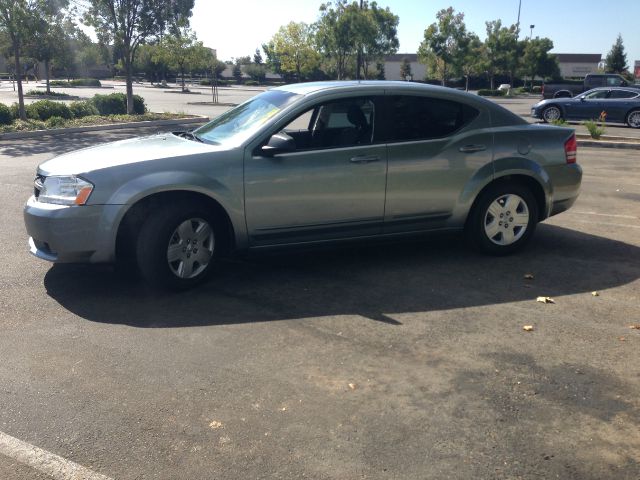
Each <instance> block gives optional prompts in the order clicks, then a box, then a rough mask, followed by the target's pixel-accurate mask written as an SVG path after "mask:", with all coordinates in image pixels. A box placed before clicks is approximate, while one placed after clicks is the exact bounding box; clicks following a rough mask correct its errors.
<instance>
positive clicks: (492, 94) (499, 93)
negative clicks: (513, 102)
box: [478, 89, 507, 97]
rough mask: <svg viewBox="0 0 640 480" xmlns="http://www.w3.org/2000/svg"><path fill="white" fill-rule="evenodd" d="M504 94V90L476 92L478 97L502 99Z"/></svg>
mask: <svg viewBox="0 0 640 480" xmlns="http://www.w3.org/2000/svg"><path fill="white" fill-rule="evenodd" d="M506 94H507V92H506V91H504V90H488V89H482V90H478V95H480V96H481V97H504V96H505V95H506Z"/></svg>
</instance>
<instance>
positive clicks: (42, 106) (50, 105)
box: [25, 100, 73, 120]
mask: <svg viewBox="0 0 640 480" xmlns="http://www.w3.org/2000/svg"><path fill="white" fill-rule="evenodd" d="M25 110H26V112H27V118H32V119H34V120H48V119H49V118H51V117H61V118H66V119H70V118H71V117H73V114H72V113H71V109H70V108H69V107H68V106H67V105H66V104H64V103H61V102H54V101H52V100H38V101H37V102H33V103H32V104H30V105H27V106H26V107H25Z"/></svg>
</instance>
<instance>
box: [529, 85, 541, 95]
mask: <svg viewBox="0 0 640 480" xmlns="http://www.w3.org/2000/svg"><path fill="white" fill-rule="evenodd" d="M531 93H542V87H539V86H535V87H533V88H532V89H531Z"/></svg>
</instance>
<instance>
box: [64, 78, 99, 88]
mask: <svg viewBox="0 0 640 480" xmlns="http://www.w3.org/2000/svg"><path fill="white" fill-rule="evenodd" d="M69 85H71V86H72V87H101V86H102V84H101V83H100V80H98V79H97V78H74V79H73V80H71V81H70V82H69Z"/></svg>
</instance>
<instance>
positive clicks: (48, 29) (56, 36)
mask: <svg viewBox="0 0 640 480" xmlns="http://www.w3.org/2000/svg"><path fill="white" fill-rule="evenodd" d="M67 6H68V1H67V0H57V2H55V3H54V2H42V1H41V2H38V3H37V4H36V10H35V13H36V16H35V18H34V19H33V31H32V33H31V36H30V38H29V39H28V40H27V43H26V49H25V50H26V52H27V53H28V54H29V55H30V56H31V57H33V58H34V59H36V60H37V61H39V62H43V63H44V70H45V79H46V85H47V93H51V88H50V86H49V79H50V76H51V64H52V62H53V61H54V60H56V59H59V58H61V59H62V58H64V56H65V55H66V54H67V52H66V50H68V48H69V47H68V45H69V41H70V40H71V38H70V37H69V36H68V35H67V33H66V32H65V31H64V29H63V26H62V25H63V24H64V21H65V13H64V11H63V10H62V9H63V8H66V7H67ZM63 62H64V60H63ZM63 62H61V63H63Z"/></svg>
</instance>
